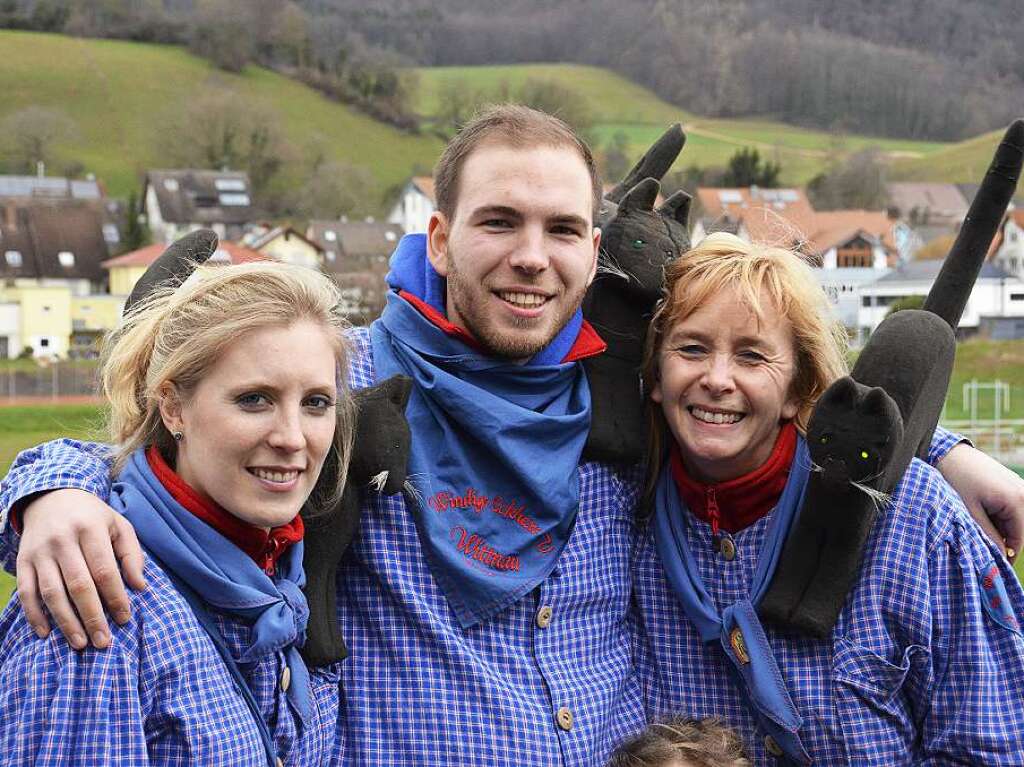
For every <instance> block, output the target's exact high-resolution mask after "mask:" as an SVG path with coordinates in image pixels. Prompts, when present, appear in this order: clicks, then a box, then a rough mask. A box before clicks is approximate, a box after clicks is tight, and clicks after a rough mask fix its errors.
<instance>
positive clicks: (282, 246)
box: [239, 224, 324, 269]
mask: <svg viewBox="0 0 1024 767" xmlns="http://www.w3.org/2000/svg"><path fill="white" fill-rule="evenodd" d="M239 244H240V245H243V246H245V247H247V248H251V249H252V250H257V251H259V252H260V253H263V254H264V255H267V256H271V257H272V258H276V259H277V260H278V261H282V262H284V263H286V264H295V265H296V266H305V267H308V268H309V269H319V268H320V267H321V265H322V264H323V261H324V249H323V248H322V247H320V245H318V244H317V243H316V242H314V241H313V240H311V239H309V237H307V236H306V235H304V234H302V233H301V232H299V231H298V230H297V229H293V228H292V227H290V226H271V225H269V224H261V225H259V226H257V227H256V228H254V229H253V230H252V231H250V232H249V233H248V234H246V235H245V236H244V237H242V240H241V242H240V243H239Z"/></svg>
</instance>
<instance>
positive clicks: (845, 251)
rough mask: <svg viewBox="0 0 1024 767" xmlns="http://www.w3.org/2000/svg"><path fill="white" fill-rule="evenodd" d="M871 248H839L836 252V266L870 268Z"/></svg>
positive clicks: (855, 246)
mask: <svg viewBox="0 0 1024 767" xmlns="http://www.w3.org/2000/svg"><path fill="white" fill-rule="evenodd" d="M872 260H873V259H872V258H871V247H870V246H868V245H850V246H847V247H845V248H839V249H838V251H837V252H836V266H837V267H839V268H843V267H858V268H871V264H872Z"/></svg>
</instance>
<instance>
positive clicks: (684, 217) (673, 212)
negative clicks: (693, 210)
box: [658, 189, 693, 226]
mask: <svg viewBox="0 0 1024 767" xmlns="http://www.w3.org/2000/svg"><path fill="white" fill-rule="evenodd" d="M692 200H693V198H692V197H690V195H688V194H687V193H686V192H684V191H683V190H682V189H680V190H679V191H678V192H676V193H675V194H673V195H672V196H671V197H669V198H668V199H667V200H665V204H664V205H662V206H661V207H660V208H658V213H660V214H661V215H663V216H664V217H665V218H671V219H675V221H677V222H678V223H680V224H682V225H683V226H686V225H687V224H688V223H689V222H690V202H691V201H692Z"/></svg>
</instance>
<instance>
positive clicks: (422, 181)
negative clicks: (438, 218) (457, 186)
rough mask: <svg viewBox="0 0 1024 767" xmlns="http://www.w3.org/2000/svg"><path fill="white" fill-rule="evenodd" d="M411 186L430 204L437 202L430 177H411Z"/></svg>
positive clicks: (432, 180)
mask: <svg viewBox="0 0 1024 767" xmlns="http://www.w3.org/2000/svg"><path fill="white" fill-rule="evenodd" d="M412 183H413V186H415V187H416V188H417V189H419V190H420V191H421V192H422V193H423V194H424V195H426V196H427V197H428V198H429V199H430V201H431V202H437V197H435V196H434V179H433V178H432V177H430V176H413V177H412Z"/></svg>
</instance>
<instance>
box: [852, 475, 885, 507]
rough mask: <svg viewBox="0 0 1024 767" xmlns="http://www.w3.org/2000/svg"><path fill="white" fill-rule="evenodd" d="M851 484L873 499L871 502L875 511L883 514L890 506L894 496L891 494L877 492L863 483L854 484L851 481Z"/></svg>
mask: <svg viewBox="0 0 1024 767" xmlns="http://www.w3.org/2000/svg"><path fill="white" fill-rule="evenodd" d="M850 484H851V485H853V486H854V487H855V488H857V489H858V490H860V491H861V492H862V493H864V494H865V495H866V496H867V497H868V498H870V499H871V502H872V503H873V504H874V506H875V511H877V512H881V511H882V510H883V509H884V508H885V507H886V506H887V505H889V502H890V501H891V500H892V496H890V495H889V493H884V492H882V491H881V490H876V489H875V488H873V487H871V486H869V485H865V484H863V483H862V482H854V481H853V480H850Z"/></svg>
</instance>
